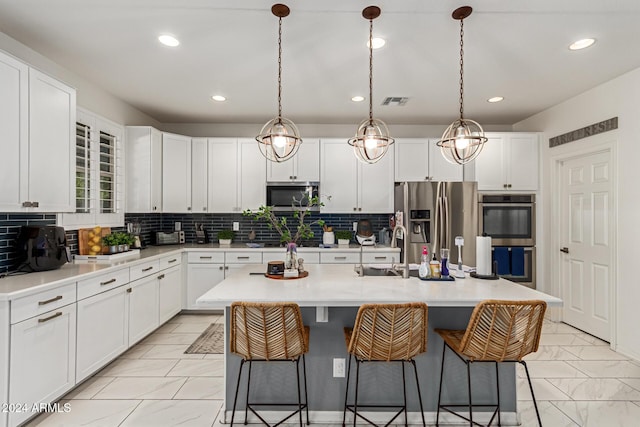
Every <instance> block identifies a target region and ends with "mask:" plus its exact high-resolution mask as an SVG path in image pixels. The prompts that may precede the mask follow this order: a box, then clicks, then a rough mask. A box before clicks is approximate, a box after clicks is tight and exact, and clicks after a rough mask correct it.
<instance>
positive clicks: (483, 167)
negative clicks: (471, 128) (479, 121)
mask: <svg viewBox="0 0 640 427" xmlns="http://www.w3.org/2000/svg"><path fill="white" fill-rule="evenodd" d="M485 135H486V136H487V138H488V141H487V142H486V143H485V145H484V148H483V149H482V152H481V153H480V155H479V156H478V158H476V160H475V179H476V181H478V190H481V191H492V190H500V191H537V190H538V179H539V172H538V150H539V136H538V134H536V133H486V134H485Z"/></svg>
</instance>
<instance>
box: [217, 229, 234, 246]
mask: <svg viewBox="0 0 640 427" xmlns="http://www.w3.org/2000/svg"><path fill="white" fill-rule="evenodd" d="M235 235H236V233H235V232H234V231H233V230H228V229H225V230H220V231H218V242H220V244H221V245H230V244H231V240H233V238H234V237H235Z"/></svg>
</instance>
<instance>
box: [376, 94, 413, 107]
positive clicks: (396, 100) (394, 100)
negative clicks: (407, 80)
mask: <svg viewBox="0 0 640 427" xmlns="http://www.w3.org/2000/svg"><path fill="white" fill-rule="evenodd" d="M407 102H409V98H407V97H406V96H388V97H386V98H385V99H384V101H382V105H389V106H391V107H402V106H403V105H404V104H406V103H407Z"/></svg>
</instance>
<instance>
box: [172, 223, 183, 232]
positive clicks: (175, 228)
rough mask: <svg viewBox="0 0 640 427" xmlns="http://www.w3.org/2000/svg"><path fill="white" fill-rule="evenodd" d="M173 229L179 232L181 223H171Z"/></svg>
mask: <svg viewBox="0 0 640 427" xmlns="http://www.w3.org/2000/svg"><path fill="white" fill-rule="evenodd" d="M173 229H174V230H175V231H180V230H182V223H181V222H180V221H176V222H174V223H173Z"/></svg>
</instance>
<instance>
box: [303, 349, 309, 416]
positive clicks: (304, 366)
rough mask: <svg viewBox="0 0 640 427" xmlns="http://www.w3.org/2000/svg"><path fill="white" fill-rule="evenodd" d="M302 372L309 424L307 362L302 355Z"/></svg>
mask: <svg viewBox="0 0 640 427" xmlns="http://www.w3.org/2000/svg"><path fill="white" fill-rule="evenodd" d="M302 373H303V375H304V403H305V405H306V406H305V408H306V410H307V425H309V396H308V395H307V362H306V361H305V359H304V354H303V355H302Z"/></svg>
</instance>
